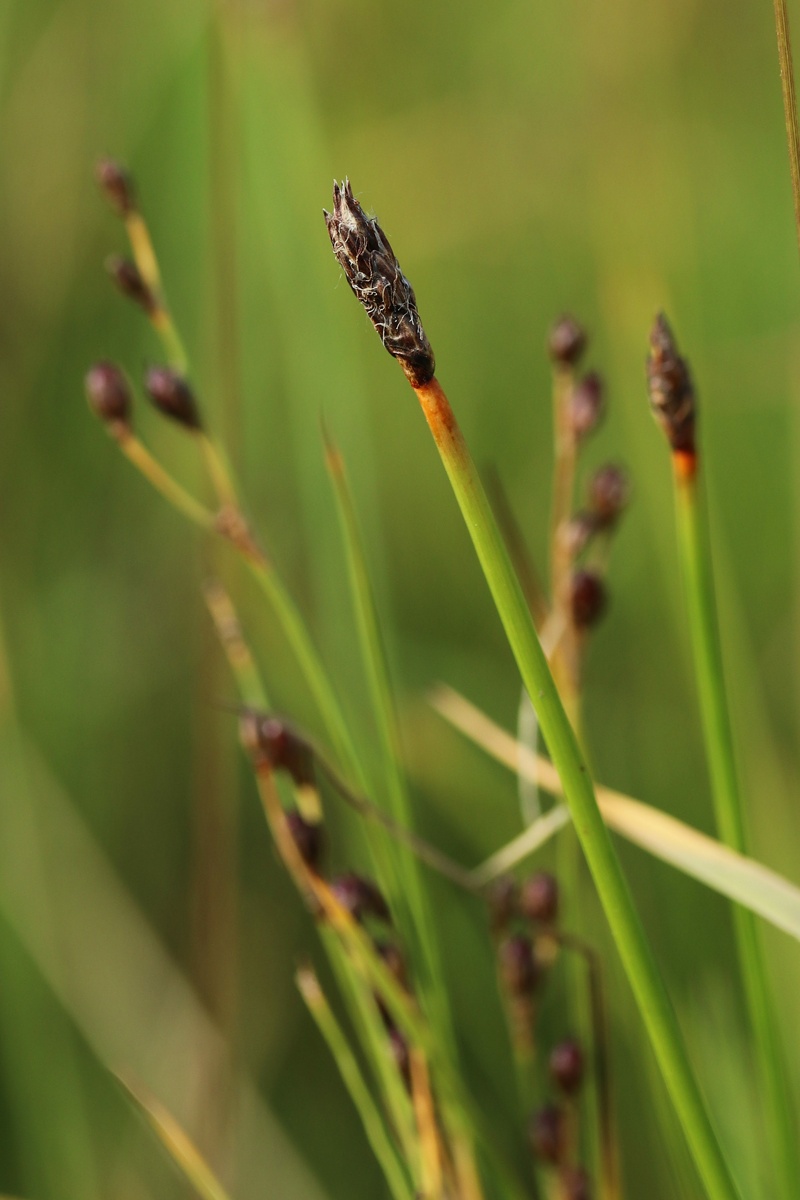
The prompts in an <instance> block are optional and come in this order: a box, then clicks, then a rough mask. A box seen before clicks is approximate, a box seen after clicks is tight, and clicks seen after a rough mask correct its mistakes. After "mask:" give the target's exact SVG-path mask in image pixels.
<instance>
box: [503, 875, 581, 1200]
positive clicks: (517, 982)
mask: <svg viewBox="0 0 800 1200" xmlns="http://www.w3.org/2000/svg"><path fill="white" fill-rule="evenodd" d="M489 908H490V914H491V921H492V928H493V931H494V934H495V939H496V948H497V964H498V975H499V979H500V985H501V988H502V990H503V992H504V993H505V995H506V998H507V1002H508V1005H509V1008H510V1011H511V1016H512V1022H513V1024H514V1026H515V1035H516V1036H517V1037H519V1036H520V1033H521V1034H522V1035H523V1036H525V1035H526V1033H527V1034H528V1036H529V1037H530V1042H531V1044H533V1043H534V1038H533V1026H534V1025H535V1023H536V1016H537V1011H538V1006H537V1001H538V1000H539V999H540V997H541V994H542V992H543V990H544V988H545V986H546V982H547V977H548V974H549V972H550V968H551V967H552V965H553V962H554V961H555V956H556V953H557V949H558V945H559V940H560V939H559V932H558V917H559V888H558V883H557V881H556V879H555V878H554V877H553V876H552V875H550V874H549V873H548V872H547V871H537V872H536V873H535V874H533V875H531V876H530V877H529V878H528V879H526V880H524V881H523V883H522V884H518V883H517V882H516V880H514V879H512V878H511V877H509V876H504V877H502V878H501V879H499V880H497V881H496V883H495V884H494V885H493V887H492V889H491V890H490V893H489ZM521 1021H526V1022H528V1023H529V1024H530V1026H531V1028H530V1030H527V1031H526V1030H524V1029H521V1028H520V1022H521ZM585 1076H586V1062H585V1057H584V1051H583V1049H582V1047H581V1045H580V1044H579V1042H578V1041H577V1040H576V1039H575V1038H572V1037H567V1038H564V1039H563V1040H561V1041H558V1042H556V1043H555V1044H554V1045H553V1046H552V1047H551V1049H550V1052H549V1054H548V1057H547V1071H546V1080H545V1088H546V1089H547V1091H550V1092H554V1093H555V1099H554V1098H552V1097H548V1099H547V1100H546V1102H545V1103H544V1104H543V1105H541V1106H540V1107H538V1108H536V1110H535V1111H534V1112H533V1113H532V1114H531V1115H530V1119H529V1124H528V1137H529V1143H530V1147H531V1150H532V1152H533V1154H534V1156H535V1158H536V1159H537V1161H538V1162H539V1163H540V1164H542V1165H543V1166H544V1167H545V1168H547V1169H548V1170H551V1171H554V1172H555V1173H556V1175H557V1177H558V1182H559V1187H560V1191H559V1195H560V1196H563V1197H565V1198H566V1200H589V1197H590V1194H591V1192H590V1183H589V1177H588V1175H587V1174H586V1172H585V1171H584V1170H583V1169H582V1168H581V1167H580V1166H578V1165H577V1164H576V1162H575V1161H574V1160H575V1157H576V1143H577V1133H578V1129H577V1107H576V1105H577V1098H578V1094H579V1092H580V1089H581V1085H582V1083H583V1081H584V1078H585Z"/></svg>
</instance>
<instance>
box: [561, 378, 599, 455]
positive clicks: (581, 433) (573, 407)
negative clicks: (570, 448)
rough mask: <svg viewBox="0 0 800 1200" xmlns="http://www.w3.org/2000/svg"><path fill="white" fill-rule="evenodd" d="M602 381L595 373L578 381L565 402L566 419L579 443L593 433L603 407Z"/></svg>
mask: <svg viewBox="0 0 800 1200" xmlns="http://www.w3.org/2000/svg"><path fill="white" fill-rule="evenodd" d="M604 391H605V389H604V387H603V380H602V379H601V377H600V376H599V375H598V373H597V371H589V372H588V374H586V375H584V376H583V378H582V379H579V380H578V382H577V383H576V384H575V386H574V388H573V389H572V391H571V393H570V395H569V398H568V400H567V418H568V420H569V426H570V429H571V430H572V433H573V435H574V437H576V438H577V439H578V441H581V440H582V439H583V438H585V437H588V436H589V434H590V433H593V432H594V431H595V429H596V428H597V426H598V425H599V424H600V421H601V419H602V416H603V410H604V407H605V396H604Z"/></svg>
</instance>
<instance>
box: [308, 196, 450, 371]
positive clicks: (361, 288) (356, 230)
mask: <svg viewBox="0 0 800 1200" xmlns="http://www.w3.org/2000/svg"><path fill="white" fill-rule="evenodd" d="M323 212H324V214H325V224H326V226H327V229H328V236H329V237H330V239H331V245H332V246H333V253H334V254H335V256H336V259H337V261H338V263H339V265H340V266H341V268H342V270H343V271H344V273H345V276H346V278H347V282H348V283H349V284H350V287H351V288H352V289H353V292H354V293H355V296H356V298H357V300H358V301H359V303H360V304H361V305H362V307H363V309H364V311H365V312H366V314H367V316H368V317H369V319H370V321H371V322H372V324H373V325H374V326H375V329H376V331H377V333H378V336H379V337H380V339H381V341H382V342H383V344H384V346H385V347H386V349H387V350H388V351H389V353H390V354H391V355H392V356H393V357H394V358H396V359H397V360H398V362H399V363H400V365H401V367H402V368H403V370H404V371H405V373H406V376H407V378H408V381H409V383H410V384H411V386H412V387H415V388H419V387H423V386H424V385H425V384H426V383H430V381H431V379H433V376H434V372H435V370H436V362H435V359H434V356H433V350H432V349H431V345H430V342H429V341H428V339H427V337H426V335H425V330H424V329H423V328H422V323H421V321H420V319H419V312H418V311H417V299H416V296H415V295H414V289H413V288H412V286H411V284H410V283H409V282H408V280H407V279H406V277H405V275H404V274H403V272H402V271H401V270H400V264H399V263H398V261H397V259H396V257H395V254H394V251H393V250H392V247H391V246H390V244H389V239H388V238H387V237H386V234H385V233H384V232H383V230H382V229H381V227H380V225H379V224H378V222H377V221H376V220H375V218H374V217H368V216H367V215H366V214H365V212H364V210H363V209H362V207H361V205H360V204H359V202H358V200H356V198H355V196H354V195H353V189H352V187H351V186H350V180H349V179H345V180H344V182H343V183H341V184H339V183H334V185H333V212H332V213H329V212H326V211H325V209H323Z"/></svg>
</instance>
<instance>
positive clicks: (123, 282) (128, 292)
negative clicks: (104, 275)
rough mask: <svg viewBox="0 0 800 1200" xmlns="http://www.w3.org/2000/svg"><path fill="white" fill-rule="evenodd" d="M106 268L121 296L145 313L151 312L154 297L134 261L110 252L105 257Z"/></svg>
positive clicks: (153, 308) (154, 305)
mask: <svg viewBox="0 0 800 1200" xmlns="http://www.w3.org/2000/svg"><path fill="white" fill-rule="evenodd" d="M106 270H107V271H108V273H109V275H110V276H111V278H112V279H113V280H114V283H115V284H116V285H117V287H118V288H119V290H120V291H121V292H122V294H123V296H125V297H127V299H128V300H133V302H134V304H138V305H140V307H141V308H143V309H144V311H145V312H146V313H152V312H153V311H154V310H155V308H156V302H155V297H154V296H153V293H152V292H151V291H150V288H149V287H148V286H147V284H146V283H145V281H144V280H143V279H142V276H141V274H140V272H139V268H138V267H137V266H136V263H134V262H131V260H130V259H129V258H122V257H121V256H120V255H119V254H112V255H111V256H110V257H109V258H107V259H106Z"/></svg>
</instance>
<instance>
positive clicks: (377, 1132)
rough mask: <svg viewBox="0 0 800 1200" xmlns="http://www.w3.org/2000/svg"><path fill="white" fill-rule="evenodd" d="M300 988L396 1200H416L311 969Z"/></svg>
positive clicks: (300, 980)
mask: <svg viewBox="0 0 800 1200" xmlns="http://www.w3.org/2000/svg"><path fill="white" fill-rule="evenodd" d="M297 986H298V987H299V989H300V994H301V995H302V997H303V999H304V1000H305V1002H306V1005H307V1006H308V1010H309V1012H310V1013H311V1015H312V1017H313V1018H314V1021H315V1022H316V1025H317V1028H318V1029H319V1031H320V1033H321V1034H322V1036H323V1037H324V1038H325V1041H326V1042H327V1043H328V1048H329V1050H330V1052H331V1054H332V1055H333V1058H334V1061H335V1062H336V1065H337V1067H338V1068H339V1073H340V1075H341V1076H342V1079H343V1080H344V1083H345V1086H346V1087H347V1090H348V1092H349V1093H350V1098H351V1099H352V1101H353V1103H354V1105H355V1106H356V1109H357V1110H358V1115H359V1116H360V1117H361V1123H362V1124H363V1126H364V1132H365V1133H366V1135H367V1138H368V1140H369V1144H370V1146H371V1147H372V1150H373V1153H374V1155H375V1157H376V1158H377V1160H378V1162H379V1163H380V1164H381V1168H382V1170H383V1173H384V1175H385V1177H386V1182H387V1183H388V1185H389V1188H390V1190H391V1193H392V1195H393V1197H394V1200H413V1197H414V1192H413V1189H412V1187H411V1181H410V1180H409V1178H408V1175H407V1174H406V1171H405V1170H404V1168H403V1164H402V1162H401V1161H400V1158H399V1157H398V1154H397V1151H396V1149H395V1147H394V1146H393V1144H392V1141H391V1139H390V1137H389V1134H388V1131H387V1129H386V1124H385V1122H384V1119H383V1116H382V1115H381V1113H380V1112H379V1110H378V1108H377V1106H376V1104H375V1100H374V1099H373V1096H372V1093H371V1092H370V1090H369V1088H368V1087H367V1084H366V1081H365V1079H364V1076H363V1075H362V1074H361V1068H360V1067H359V1065H358V1061H357V1059H356V1056H355V1055H354V1054H353V1051H352V1050H351V1049H350V1045H349V1043H348V1041H347V1038H346V1037H345V1035H344V1033H343V1031H342V1027H341V1026H340V1024H339V1022H338V1021H337V1020H336V1017H335V1016H334V1015H333V1011H332V1010H331V1007H330V1005H329V1004H328V1001H327V1000H326V999H325V995H324V993H323V991H322V989H321V987H320V985H319V981H318V980H317V977H316V975H315V974H314V972H313V971H312V970H311V969H310V968H309V967H303V968H301V969H300V970H299V971H298V973H297Z"/></svg>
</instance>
